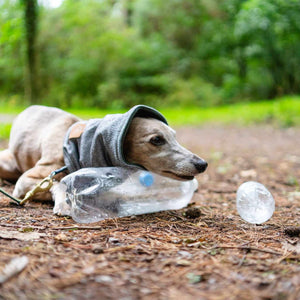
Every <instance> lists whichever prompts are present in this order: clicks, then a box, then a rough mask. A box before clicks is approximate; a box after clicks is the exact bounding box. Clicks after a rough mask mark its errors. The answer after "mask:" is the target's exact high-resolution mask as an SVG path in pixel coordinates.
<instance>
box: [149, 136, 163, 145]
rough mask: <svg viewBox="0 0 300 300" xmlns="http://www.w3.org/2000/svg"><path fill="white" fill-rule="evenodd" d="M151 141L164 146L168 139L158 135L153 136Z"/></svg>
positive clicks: (153, 143)
mask: <svg viewBox="0 0 300 300" xmlns="http://www.w3.org/2000/svg"><path fill="white" fill-rule="evenodd" d="M150 143H151V144H152V145H154V146H162V145H164V144H165V143H166V140H165V139H164V138H163V137H161V136H159V135H157V136H155V137H153V138H151V140H150Z"/></svg>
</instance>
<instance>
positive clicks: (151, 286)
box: [0, 126, 300, 300]
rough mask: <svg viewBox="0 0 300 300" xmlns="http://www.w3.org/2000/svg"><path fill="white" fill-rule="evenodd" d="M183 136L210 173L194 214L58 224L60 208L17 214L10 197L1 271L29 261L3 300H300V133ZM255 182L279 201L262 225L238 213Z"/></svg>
mask: <svg viewBox="0 0 300 300" xmlns="http://www.w3.org/2000/svg"><path fill="white" fill-rule="evenodd" d="M177 136H178V139H179V140H180V142H181V143H182V144H183V145H185V146H186V147H188V148H189V149H191V150H192V151H194V152H195V153H198V154H199V155H200V156H202V157H203V158H205V159H207V161H208V163H209V168H208V170H207V172H206V173H205V174H202V175H200V176H199V177H198V178H197V179H198V181H199V190H198V192H196V193H195V196H194V197H193V199H192V202H191V205H190V206H189V207H188V208H185V209H182V210H178V211H166V212H160V213H154V214H149V215H142V216H134V217H126V218H119V219H110V220H104V221H101V222H97V223H93V224H85V225H84V224H76V223H75V222H74V221H73V220H72V219H70V218H65V217H58V216H55V215H53V214H52V204H51V203H37V202H35V203H34V202H30V203H28V204H27V205H26V206H25V207H17V206H15V205H12V204H10V203H9V200H7V199H6V198H5V197H4V196H0V251H1V255H0V271H1V270H2V272H3V269H4V268H5V266H6V270H7V265H8V264H9V262H10V261H11V260H12V259H13V258H16V257H21V256H26V257H27V258H28V263H27V264H26V263H25V265H26V266H25V267H24V269H23V270H22V271H21V272H20V273H18V274H15V275H14V276H13V277H12V278H11V279H9V280H7V281H6V282H4V283H3V284H2V285H1V284H0V299H122V300H131V299H176V300H177V299H181V300H184V299H216V300H222V299H224V300H225V299H226V300H228V299H239V300H240V299H251V300H252V299H264V300H268V299H278V300H284V299H300V233H299V232H300V188H299V184H300V128H290V129H274V128H271V127H266V126H264V127H250V128H234V127H233V128H231V127H216V128H214V127H212V126H211V127H202V128H194V127H193V128H191V127H189V128H178V129H177ZM5 143H6V142H2V146H3V145H4V144H5ZM249 180H256V181H259V182H261V183H263V184H264V185H265V186H266V187H267V188H268V189H269V190H270V192H271V193H272V194H273V196H274V198H275V201H276V210H275V213H274V215H273V217H272V218H271V219H270V220H269V221H268V222H266V223H264V224H261V225H252V224H249V223H246V222H245V221H243V220H242V219H241V218H240V217H239V216H238V214H237V211H236V207H235V192H236V190H237V188H238V186H239V185H240V184H241V183H242V182H245V181H249ZM2 187H3V188H4V189H6V190H7V191H9V192H11V191H12V189H13V185H11V184H9V183H8V182H5V181H4V182H2ZM18 264H19V265H20V264H21V262H19V263H18ZM0 280H1V276H0Z"/></svg>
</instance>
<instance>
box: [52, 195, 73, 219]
mask: <svg viewBox="0 0 300 300" xmlns="http://www.w3.org/2000/svg"><path fill="white" fill-rule="evenodd" d="M53 213H54V214H55V215H58V216H70V215H71V207H70V205H69V204H68V203H67V201H66V199H64V200H63V201H57V202H56V201H55V204H54V207H53Z"/></svg>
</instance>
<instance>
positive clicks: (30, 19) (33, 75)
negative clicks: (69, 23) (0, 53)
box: [21, 0, 39, 103]
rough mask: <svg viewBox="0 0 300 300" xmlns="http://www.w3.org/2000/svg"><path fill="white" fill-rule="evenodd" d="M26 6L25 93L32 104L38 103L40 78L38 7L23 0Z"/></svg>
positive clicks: (33, 1)
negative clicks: (38, 64)
mask: <svg viewBox="0 0 300 300" xmlns="http://www.w3.org/2000/svg"><path fill="white" fill-rule="evenodd" d="M21 1H22V3H23V5H24V23H25V39H26V63H27V84H25V92H26V94H27V98H28V100H29V102H30V103H36V102H37V101H38V91H39V88H38V76H37V52H36V40H37V22H38V7H37V6H38V5H37V0H21Z"/></svg>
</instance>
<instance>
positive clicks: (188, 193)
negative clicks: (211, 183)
mask: <svg viewBox="0 0 300 300" xmlns="http://www.w3.org/2000/svg"><path fill="white" fill-rule="evenodd" d="M60 188H62V189H63V190H64V191H65V192H66V196H67V199H66V201H67V203H68V204H69V205H70V215H71V217H72V218H73V219H74V221H76V222H78V223H92V222H97V221H100V220H103V219H106V218H114V217H125V216H131V215H139V214H145V213H152V212H158V211H163V210H170V209H180V208H183V207H185V206H186V205H187V204H188V203H189V201H190V200H191V198H192V196H193V193H194V191H195V190H196V189H197V188H198V182H197V180H196V179H193V180H191V181H178V180H173V179H170V178H166V177H162V176H159V175H156V174H152V173H150V172H146V171H136V169H134V170H133V169H127V168H120V167H109V168H86V169H80V170H78V171H76V172H74V173H71V174H69V175H68V176H66V177H64V178H63V179H62V181H61V182H60Z"/></svg>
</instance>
